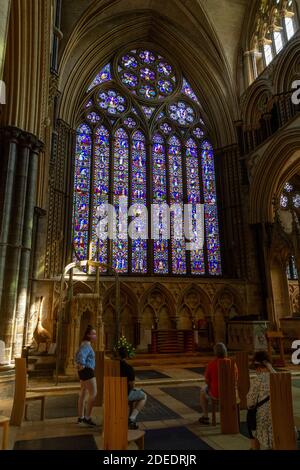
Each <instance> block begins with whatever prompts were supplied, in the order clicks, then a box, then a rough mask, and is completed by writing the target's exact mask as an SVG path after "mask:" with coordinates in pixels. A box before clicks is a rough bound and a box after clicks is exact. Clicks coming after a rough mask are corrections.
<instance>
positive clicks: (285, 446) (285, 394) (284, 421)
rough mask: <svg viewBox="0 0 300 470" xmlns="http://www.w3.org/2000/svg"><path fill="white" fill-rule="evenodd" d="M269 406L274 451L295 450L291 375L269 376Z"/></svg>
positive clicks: (277, 374)
mask: <svg viewBox="0 0 300 470" xmlns="http://www.w3.org/2000/svg"><path fill="white" fill-rule="evenodd" d="M270 406H271V416H272V427H273V449H274V450H296V449H297V442H296V434H295V423H294V414H293V400H292V379H291V374H290V373H287V372H281V373H276V374H271V375H270Z"/></svg>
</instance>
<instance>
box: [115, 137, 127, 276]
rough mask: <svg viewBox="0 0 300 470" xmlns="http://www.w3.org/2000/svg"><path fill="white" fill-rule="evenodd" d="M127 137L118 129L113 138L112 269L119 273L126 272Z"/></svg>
mask: <svg viewBox="0 0 300 470" xmlns="http://www.w3.org/2000/svg"><path fill="white" fill-rule="evenodd" d="M128 152H129V143H128V135H127V133H126V132H125V131H124V129H122V128H121V129H118V130H117V131H116V133H115V138H114V159H113V164H114V178H113V188H114V190H113V206H114V208H115V211H116V221H117V230H116V232H117V240H116V241H114V242H113V267H114V268H115V269H117V270H118V271H119V272H120V273H126V272H127V271H128V235H127V226H126V224H127V219H126V214H127V209H128V181H129V179H128V168H129V162H128Z"/></svg>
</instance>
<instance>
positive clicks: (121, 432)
mask: <svg viewBox="0 0 300 470" xmlns="http://www.w3.org/2000/svg"><path fill="white" fill-rule="evenodd" d="M103 401H104V414H103V449H104V450H127V448H128V443H129V442H135V443H136V444H137V447H138V449H140V450H142V449H144V435H145V433H144V431H140V430H128V393H127V379H126V378H125V377H120V362H119V361H110V360H105V361H104V400H103Z"/></svg>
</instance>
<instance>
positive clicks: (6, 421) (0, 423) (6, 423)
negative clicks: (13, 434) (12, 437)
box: [0, 416, 9, 450]
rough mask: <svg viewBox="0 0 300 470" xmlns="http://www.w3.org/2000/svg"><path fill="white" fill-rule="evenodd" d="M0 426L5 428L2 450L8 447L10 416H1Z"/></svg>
mask: <svg viewBox="0 0 300 470" xmlns="http://www.w3.org/2000/svg"><path fill="white" fill-rule="evenodd" d="M0 427H1V428H3V431H2V432H3V434H2V447H1V448H2V450H7V449H8V430H9V418H7V416H0Z"/></svg>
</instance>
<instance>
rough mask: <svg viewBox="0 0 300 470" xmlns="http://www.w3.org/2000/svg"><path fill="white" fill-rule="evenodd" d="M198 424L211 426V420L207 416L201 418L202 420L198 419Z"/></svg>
mask: <svg viewBox="0 0 300 470" xmlns="http://www.w3.org/2000/svg"><path fill="white" fill-rule="evenodd" d="M198 422H199V423H200V424H206V425H209V418H206V417H205V416H201V418H199V419H198Z"/></svg>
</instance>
